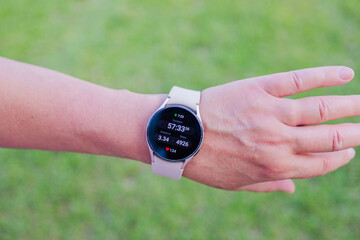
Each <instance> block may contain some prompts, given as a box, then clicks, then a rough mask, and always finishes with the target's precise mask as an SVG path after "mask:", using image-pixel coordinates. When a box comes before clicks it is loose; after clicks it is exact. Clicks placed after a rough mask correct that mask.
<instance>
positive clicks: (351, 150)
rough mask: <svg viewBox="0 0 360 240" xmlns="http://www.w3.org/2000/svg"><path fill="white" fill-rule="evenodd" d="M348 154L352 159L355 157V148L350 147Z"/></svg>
mask: <svg viewBox="0 0 360 240" xmlns="http://www.w3.org/2000/svg"><path fill="white" fill-rule="evenodd" d="M348 155H349V158H350V159H353V158H354V157H355V150H354V149H353V148H350V149H349V150H348Z"/></svg>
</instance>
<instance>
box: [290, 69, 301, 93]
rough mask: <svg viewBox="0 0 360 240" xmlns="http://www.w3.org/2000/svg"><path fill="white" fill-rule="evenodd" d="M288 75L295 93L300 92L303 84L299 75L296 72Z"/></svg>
mask: <svg viewBox="0 0 360 240" xmlns="http://www.w3.org/2000/svg"><path fill="white" fill-rule="evenodd" d="M290 75H291V79H292V82H293V85H294V88H295V90H296V91H297V92H299V91H301V90H302V89H303V86H304V82H303V80H302V78H301V77H300V75H299V74H298V73H297V72H296V71H292V72H290Z"/></svg>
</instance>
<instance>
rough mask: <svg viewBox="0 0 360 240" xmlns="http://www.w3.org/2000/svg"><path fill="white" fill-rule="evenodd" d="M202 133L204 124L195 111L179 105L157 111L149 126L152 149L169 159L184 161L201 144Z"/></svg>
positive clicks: (149, 141)
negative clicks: (202, 124)
mask: <svg viewBox="0 0 360 240" xmlns="http://www.w3.org/2000/svg"><path fill="white" fill-rule="evenodd" d="M202 135H203V130H202V126H201V124H200V120H199V119H198V118H197V116H196V115H195V113H194V112H193V111H192V110H190V109H189V108H187V107H183V106H179V105H171V106H168V107H165V108H162V109H160V110H159V111H157V112H156V113H155V114H154V115H153V116H152V118H151V119H150V121H149V124H148V128H147V139H148V143H149V145H150V147H151V149H152V150H153V151H154V152H155V153H156V155H158V156H159V157H161V158H163V159H165V160H169V161H183V160H185V159H187V158H189V157H191V156H193V155H194V154H195V153H196V152H197V151H198V149H199V147H200V145H201V141H202Z"/></svg>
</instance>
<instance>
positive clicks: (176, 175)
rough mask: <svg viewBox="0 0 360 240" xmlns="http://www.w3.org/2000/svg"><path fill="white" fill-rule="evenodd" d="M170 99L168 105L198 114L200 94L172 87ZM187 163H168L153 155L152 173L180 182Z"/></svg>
mask: <svg viewBox="0 0 360 240" xmlns="http://www.w3.org/2000/svg"><path fill="white" fill-rule="evenodd" d="M168 98H169V100H168V102H167V105H174V104H176V105H183V106H186V107H188V108H190V109H192V110H194V112H195V113H196V112H197V106H198V105H199V102H200V92H199V91H194V90H189V89H185V88H181V87H177V86H174V87H172V89H171V91H170V93H169V96H168ZM187 162H188V161H184V162H170V161H166V160H163V159H161V158H159V157H158V156H157V155H155V154H154V153H152V162H151V168H152V173H153V174H156V175H161V176H165V177H169V178H173V179H176V180H179V179H180V178H181V175H182V172H183V170H184V167H185V165H186V163H187Z"/></svg>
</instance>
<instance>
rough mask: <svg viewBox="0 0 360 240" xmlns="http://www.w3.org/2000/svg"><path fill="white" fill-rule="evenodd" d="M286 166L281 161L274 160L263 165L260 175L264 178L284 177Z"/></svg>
mask: <svg viewBox="0 0 360 240" xmlns="http://www.w3.org/2000/svg"><path fill="white" fill-rule="evenodd" d="M286 173H287V171H286V167H284V165H283V164H281V163H279V162H272V163H268V164H266V165H264V166H262V168H261V171H260V177H261V178H263V179H266V180H268V179H271V180H276V179H283V178H286Z"/></svg>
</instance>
